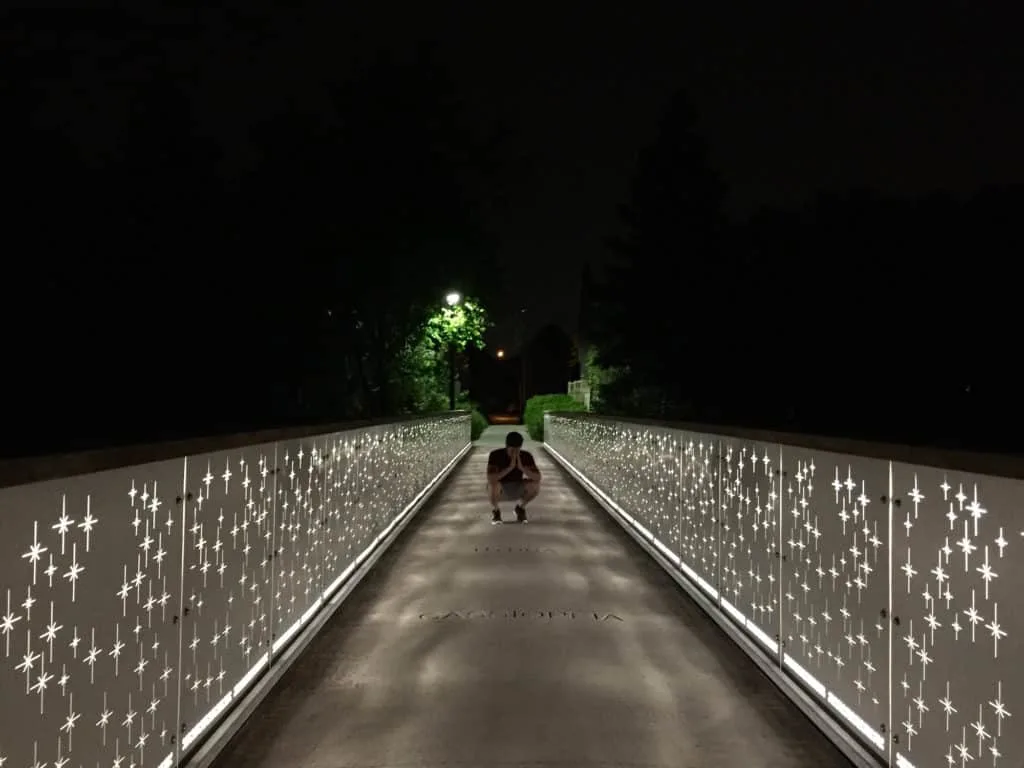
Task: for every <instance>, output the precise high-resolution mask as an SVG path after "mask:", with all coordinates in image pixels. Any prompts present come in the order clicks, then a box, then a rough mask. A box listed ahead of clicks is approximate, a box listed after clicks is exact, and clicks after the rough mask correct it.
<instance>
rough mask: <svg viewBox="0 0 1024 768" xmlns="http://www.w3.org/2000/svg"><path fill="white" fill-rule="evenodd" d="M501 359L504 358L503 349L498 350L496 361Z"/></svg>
mask: <svg viewBox="0 0 1024 768" xmlns="http://www.w3.org/2000/svg"><path fill="white" fill-rule="evenodd" d="M503 357H505V350H504V349H499V350H498V359H499V360H501V359H502V358H503Z"/></svg>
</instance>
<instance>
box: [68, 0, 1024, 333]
mask: <svg viewBox="0 0 1024 768" xmlns="http://www.w3.org/2000/svg"><path fill="white" fill-rule="evenodd" d="M234 5H236V6H237V7H238V8H239V9H241V10H230V9H229V10H225V9H224V8H223V7H221V8H219V9H213V10H209V9H207V10H204V11H203V12H202V15H201V16H200V17H195V16H193V15H188V16H183V15H181V14H180V13H177V12H168V13H166V14H160V13H156V12H153V13H152V14H151V15H149V16H148V17H147V18H148V19H149V21H150V22H153V29H154V30H157V29H160V30H162V31H159V32H156V31H154V32H153V33H152V34H159V35H162V36H166V35H167V34H168V31H167V30H172V31H171V32H170V34H174V32H173V30H174V29H175V26H176V25H177V27H178V28H179V29H180V30H181V33H180V34H181V36H182V39H187V40H188V42H187V43H183V44H182V45H181V46H180V48H179V49H178V53H177V54H175V55H180V57H181V62H182V64H181V66H182V71H183V76H185V77H194V78H195V80H196V82H197V84H198V86H199V93H200V94H201V98H202V99H204V100H205V101H204V103H203V109H204V111H205V112H206V114H207V116H208V119H209V120H210V121H211V122H212V124H214V125H216V126H217V127H218V130H220V131H222V132H223V134H224V138H225V143H226V144H228V145H230V146H232V147H233V151H235V152H239V153H244V152H245V151H246V143H245V133H246V126H245V123H246V121H250V120H252V119H253V116H254V115H258V114H259V111H260V109H261V108H262V107H261V106H260V105H261V104H263V105H266V104H272V103H273V102H274V101H275V100H280V99H315V98H316V94H317V88H318V83H319V81H321V80H322V79H323V77H324V73H327V72H331V71H345V72H349V71H354V70H356V69H358V68H359V67H360V66H361V63H362V62H365V61H367V60H368V59H370V58H372V57H374V56H375V55H377V54H378V53H379V52H380V51H382V50H398V51H400V50H402V49H406V48H408V47H409V46H410V45H411V44H412V43H413V42H414V41H416V40H424V39H426V40H431V41H433V42H435V43H436V44H437V45H438V47H439V49H440V50H441V51H442V55H443V57H444V58H445V59H446V60H448V61H449V62H451V69H452V71H453V72H454V73H455V75H456V77H457V79H458V86H459V89H460V90H461V91H463V92H464V94H465V101H466V106H467V109H468V110H469V111H470V113H471V114H474V115H477V116H478V117H479V119H480V121H481V123H482V124H484V123H490V122H500V123H501V124H502V125H503V126H504V128H505V131H506V139H505V143H504V145H503V150H502V151H503V154H504V161H505V165H506V167H507V168H508V169H509V170H508V172H507V174H506V176H505V178H503V179H502V180H501V183H500V185H499V186H500V187H501V188H500V190H481V194H484V195H490V196H491V197H493V198H494V199H493V200H492V202H491V204H490V205H489V210H490V211H491V217H492V224H493V225H494V227H495V228H496V231H497V233H498V235H499V236H500V239H501V243H502V244H501V249H502V258H504V259H507V260H509V261H513V262H518V263H520V264H522V267H523V269H524V270H530V269H540V270H541V271H542V272H543V274H544V275H545V277H546V280H545V281H543V285H542V286H541V287H538V286H537V284H536V283H537V281H536V280H533V279H530V280H526V279H524V283H523V287H522V290H521V292H520V291H519V290H518V287H516V286H512V287H511V290H510V297H509V300H508V305H507V306H503V307H495V308H494V309H495V312H494V314H495V315H496V317H495V319H496V320H498V321H499V327H498V328H497V329H496V331H495V333H494V334H493V335H492V336H493V338H492V341H493V342H494V343H495V344H497V345H502V346H506V347H511V346H512V334H511V333H510V331H509V324H508V322H507V318H508V317H509V316H511V315H512V314H514V313H513V312H512V310H514V309H517V308H518V305H523V306H527V307H528V308H529V312H528V316H529V317H530V326H531V330H536V329H537V328H538V327H539V326H540V325H542V324H544V323H546V322H555V323H558V324H560V325H562V326H563V327H565V328H566V329H568V330H572V329H573V328H574V327H575V324H576V316H577V305H578V293H579V275H580V269H581V266H582V264H583V263H584V262H585V261H587V260H591V261H595V262H599V261H600V260H601V259H602V258H603V256H604V247H603V245H602V239H603V238H604V237H606V236H607V235H608V234H610V233H612V232H614V231H615V229H616V206H617V205H618V204H619V203H620V202H622V201H623V200H624V198H625V195H626V193H627V185H628V180H629V176H630V173H631V170H632V167H633V159H634V156H635V154H636V152H637V151H638V150H639V149H640V148H641V147H642V146H643V145H644V144H645V143H646V142H649V141H650V140H651V139H652V138H653V135H654V127H655V123H656V120H657V117H658V114H659V110H660V109H661V108H662V107H663V106H664V104H665V103H666V101H667V99H668V97H669V95H670V93H671V92H672V91H673V89H675V88H678V87H684V88H686V89H687V90H688V91H689V92H690V94H691V96H692V98H693V100H694V102H695V105H696V107H697V109H698V111H699V114H700V116H701V127H702V131H703V133H704V134H705V136H706V137H707V139H708V141H709V143H710V146H711V151H712V157H713V163H714V165H715V166H716V167H717V168H718V169H720V170H721V172H722V173H723V174H724V176H725V178H726V180H727V181H728V182H729V184H730V185H731V188H732V198H731V205H732V209H733V212H734V213H735V214H736V215H737V216H743V215H744V214H747V213H749V212H751V211H753V210H756V208H757V207H759V206H760V205H763V204H785V205H788V204H797V203H799V202H800V201H801V200H804V199H806V198H808V197H809V196H811V195H813V194H814V193H815V192H816V191H817V190H821V189H836V190H841V189H844V188H849V187H853V186H868V187H873V188H876V189H877V190H878V191H880V192H883V193H891V194H897V195H909V194H916V193H922V192H927V191H930V190H933V189H946V190H949V191H952V192H955V193H958V194H969V193H971V192H972V191H974V190H975V189H977V188H978V187H979V186H980V185H982V184H986V183H1003V182H1016V181H1020V180H1021V179H1022V178H1024V151H1022V149H1021V146H1022V142H1021V139H1020V137H1022V136H1024V46H1021V45H1020V44H1019V36H1018V32H1019V27H1018V26H1017V25H1016V24H1014V23H1012V21H1013V20H1012V19H1011V18H1009V16H1008V15H1007V16H1006V17H1004V18H997V17H995V16H994V15H991V16H990V17H989V18H985V13H982V12H979V10H978V8H979V6H978V4H968V3H957V4H956V5H955V6H954V5H953V4H929V5H928V6H927V8H926V9H925V12H924V13H920V14H912V13H910V12H905V11H899V10H897V9H895V7H894V6H895V5H896V4H893V3H877V4H863V3H862V4H859V6H860V10H858V11H857V12H856V13H847V14H843V13H841V12H840V11H839V10H838V9H839V7H840V6H841V5H842V4H837V3H820V4H810V3H801V4H799V5H801V6H803V7H804V8H805V9H807V8H816V10H814V11H813V12H811V13H808V12H807V11H806V10H802V11H801V12H799V13H795V12H789V11H787V10H786V9H785V8H782V7H780V6H779V5H778V4H769V3H757V4H753V3H751V4H745V5H737V4H729V3H699V4H692V3H680V2H672V3H661V4H657V6H659V7H660V10H652V8H655V4H642V5H641V4H630V5H628V6H627V5H626V4H618V5H619V9H618V10H614V9H611V10H600V9H599V6H600V4H583V3H579V4H576V3H573V4H558V6H557V7H556V6H555V4H547V5H546V6H541V5H537V6H535V8H534V7H530V6H524V5H520V4H512V3H506V4H501V5H500V9H499V10H496V7H498V6H497V4H470V3H462V4H459V6H461V7H458V8H457V9H452V6H451V5H449V6H448V8H449V9H450V10H447V11H442V10H439V7H440V4H436V3H420V4H415V5H413V4H409V5H408V6H407V7H405V8H400V7H398V6H393V5H385V4H382V3H373V4H368V5H372V8H370V9H368V10H367V9H360V10H351V9H339V8H337V7H326V4H321V5H322V6H325V7H322V8H321V9H320V10H311V9H309V8H307V9H303V10H297V11H274V12H272V13H271V12H266V11H261V10H257V9H256V7H255V6H254V5H253V4H246V3H235V4H234ZM331 5H333V6H340V5H342V4H339V3H334V4H331ZM609 5H611V4H609ZM682 6H685V9H681V7H682ZM693 6H700V8H699V9H697V8H694V7H693ZM915 7H916V6H915ZM1004 7H1007V6H1004ZM542 8H543V11H542V12H535V11H539V10H540V9H542ZM641 8H642V9H643V10H640V9H641ZM968 9H969V10H968ZM49 13H51V14H52V13H53V12H49ZM58 13H61V12H58ZM147 13H148V12H147ZM76 18H77V19H78V21H79V22H80V21H81V19H83V18H84V17H83V16H76V14H72V15H69V16H68V17H67V23H68V24H75V23H76V21H75V19H76ZM111 24H112V26H111V27H110V28H108V29H107V30H106V34H107V35H110V36H112V37H118V36H121V37H125V36H128V35H133V36H138V35H140V34H142V36H143V37H145V34H144V33H139V32H138V31H137V30H136V29H134V28H132V29H131V30H129V29H128V28H121V29H118V28H117V26H116V23H115V22H111ZM84 26H88V27H93V28H96V26H97V25H96V24H95V22H94V21H93V22H89V23H88V24H85V25H84ZM99 26H100V28H102V26H103V25H102V24H101V25H99ZM197 30H198V33H197ZM197 38H198V39H199V41H200V42H199V44H198V45H197V44H196V43H195V40H196V39H197ZM81 66H82V67H87V66H95V64H87V63H86V62H82V63H81ZM111 88H112V89H113V88H116V84H111ZM83 98H85V97H83ZM89 98H91V97H89ZM115 101H116V99H114V98H113V97H112V99H111V104H110V105H108V108H109V109H116V108H117V107H116V106H113V104H114V102H115ZM104 109H105V107H104V105H103V104H97V103H95V99H93V100H92V103H90V104H89V105H88V108H86V109H82V110H79V112H78V113H76V120H78V121H79V122H80V123H81V124H83V125H85V126H86V128H85V129H83V130H88V123H89V121H90V119H95V121H96V122H95V126H94V130H93V136H94V139H95V140H96V141H100V142H102V141H103V140H104V139H103V134H104V131H103V130H102V125H103V120H104V119H105V118H104V117H103V116H102V115H103V113H104ZM456 287H457V286H456ZM520 293H521V298H520V295H519V294H520Z"/></svg>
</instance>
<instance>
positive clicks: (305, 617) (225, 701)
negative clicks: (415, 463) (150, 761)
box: [157, 443, 472, 768]
mask: <svg viewBox="0 0 1024 768" xmlns="http://www.w3.org/2000/svg"><path fill="white" fill-rule="evenodd" d="M471 447H472V443H467V444H466V445H465V446H464V447H463V448H462V449H461V450H460V451H459V452H458V453H457V454H456V455H455V458H453V459H452V460H451V461H449V462H448V463H447V464H446V465H445V467H444V469H442V470H441V471H440V472H438V473H437V474H436V475H434V477H433V479H432V480H431V481H430V482H429V483H427V484H426V485H425V486H424V487H423V489H422V490H421V491H420V492H419V493H417V494H416V496H415V497H414V498H413V500H412V501H410V502H409V503H408V504H407V505H406V506H405V508H404V509H403V510H402V511H401V512H399V513H398V514H397V515H395V517H394V518H392V520H391V522H390V523H389V524H388V526H387V527H386V528H384V530H383V531H381V532H380V533H379V534H377V536H376V537H375V538H374V540H373V541H372V542H370V544H369V545H368V546H367V547H366V549H364V550H363V551H362V552H361V553H360V554H359V555H358V556H356V558H355V560H353V561H352V562H351V563H350V564H349V565H348V567H347V568H345V570H344V571H342V573H341V574H340V575H339V576H338V577H337V578H336V579H335V580H334V581H333V582H331V584H330V586H329V587H327V589H326V590H324V592H323V594H322V595H320V596H319V597H317V598H316V600H314V601H313V604H312V605H310V607H309V608H308V609H306V611H305V613H303V614H302V616H301V617H299V619H298V620H297V621H296V622H295V623H293V624H292V625H291V626H290V627H288V629H286V630H285V631H284V632H283V633H282V634H281V636H280V637H279V638H277V640H275V641H274V644H273V646H272V647H271V652H272V653H275V654H276V653H279V652H280V651H281V650H282V649H283V648H284V647H285V646H286V645H287V644H288V643H289V642H290V641H291V640H292V638H294V637H295V635H296V634H298V632H299V630H301V629H302V628H303V627H304V626H305V625H306V624H308V623H309V622H310V620H312V618H313V617H314V616H315V615H316V614H317V613H318V612H319V611H320V609H321V608H323V606H324V605H325V604H326V603H328V602H330V599H331V598H332V597H333V596H334V594H335V593H336V592H337V591H338V590H339V589H340V588H341V586H342V585H343V584H344V583H345V582H346V581H347V580H348V579H349V577H350V576H351V575H352V574H353V573H354V572H355V571H356V570H357V569H358V568H359V567H360V566H361V565H362V564H363V563H364V562H365V561H366V558H367V557H369V556H370V555H371V554H373V552H374V550H375V549H376V548H377V547H378V546H380V544H381V542H383V541H384V540H385V539H387V537H388V536H389V535H390V534H391V532H392V531H393V530H394V529H395V527H396V526H398V525H399V524H401V522H402V521H403V520H404V519H405V518H406V517H407V516H408V515H409V514H410V513H411V512H412V510H413V509H415V508H416V505H417V504H419V503H420V502H421V501H422V500H423V498H424V497H425V496H426V495H427V494H428V493H429V492H430V491H431V490H432V489H433V488H434V486H435V485H436V484H437V483H438V482H439V481H440V480H441V479H442V478H443V477H444V476H445V475H446V474H448V472H449V471H451V469H452V467H454V466H455V465H456V464H457V463H458V462H459V460H460V459H462V457H463V456H465V455H466V452H467V451H468V450H469V449H470V448H471ZM269 662H270V653H264V654H263V655H262V656H260V658H259V660H258V661H257V662H256V663H255V664H253V666H252V667H251V668H250V669H249V671H248V672H246V673H245V674H244V675H243V676H242V677H241V678H240V679H239V680H238V682H237V683H235V685H234V686H233V687H232V689H231V690H230V691H229V692H228V693H226V694H224V696H223V697H221V699H220V700H219V701H218V702H217V703H216V704H214V705H213V706H212V707H210V710H209V711H208V712H207V713H206V714H205V715H203V717H202V718H200V720H199V722H198V723H196V724H195V725H194V726H192V728H190V729H189V730H188V731H186V732H185V735H184V736H182V738H181V749H182V752H184V751H186V750H188V749H189V748H190V747H191V746H192V745H193V744H195V743H196V741H197V740H198V739H199V738H200V737H201V736H202V735H203V734H204V733H205V732H206V731H207V730H209V728H210V726H211V725H213V724H214V723H216V722H217V721H218V720H219V719H220V717H221V715H223V714H224V713H225V712H226V711H227V710H228V708H229V707H230V706H231V703H232V702H233V701H235V700H236V699H239V698H241V697H242V696H243V695H244V694H245V693H247V692H248V690H249V689H250V688H251V687H252V685H253V683H254V682H255V681H256V678H257V677H259V675H260V673H261V672H263V670H264V669H265V668H266V667H267V665H268V664H269ZM173 764H174V753H171V754H169V755H167V757H165V758H164V759H163V760H162V761H161V762H160V764H159V765H158V767H157V768H171V766H172V765H173Z"/></svg>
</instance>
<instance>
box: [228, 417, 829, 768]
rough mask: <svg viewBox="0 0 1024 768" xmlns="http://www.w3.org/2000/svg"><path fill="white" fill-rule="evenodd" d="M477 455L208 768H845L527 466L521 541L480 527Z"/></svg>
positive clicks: (505, 531) (704, 627)
mask: <svg viewBox="0 0 1024 768" xmlns="http://www.w3.org/2000/svg"><path fill="white" fill-rule="evenodd" d="M503 431H504V430H499V429H495V430H494V431H491V430H489V431H488V434H487V435H486V438H489V439H490V440H485V441H484V442H485V443H487V442H491V444H492V445H493V444H494V442H493V441H495V439H496V438H499V439H500V436H501V434H503ZM488 447H490V446H488V445H486V444H485V445H484V446H480V447H477V448H475V450H474V453H472V454H471V455H470V456H469V457H468V458H467V459H466V461H465V462H464V463H463V465H462V466H461V467H459V468H458V469H457V470H456V472H455V474H454V475H453V476H452V477H451V478H450V479H449V480H448V482H447V484H446V486H445V487H443V488H442V489H440V491H439V492H438V494H437V495H436V496H435V498H434V500H432V502H431V503H430V505H429V506H428V507H427V508H425V509H424V510H422V511H421V512H420V514H419V516H418V518H417V519H416V520H414V521H413V522H412V523H411V524H410V526H409V528H408V529H407V530H406V531H405V532H404V533H403V535H402V536H401V538H400V539H399V540H398V541H397V542H396V543H395V544H394V546H393V547H392V548H391V550H390V551H389V552H388V553H386V554H385V556H384V557H383V558H382V559H381V561H380V563H379V564H378V565H377V566H376V568H375V569H374V570H373V571H372V572H371V573H370V574H369V575H368V576H367V578H366V579H365V580H364V582H363V583H362V584H361V585H360V586H359V587H358V588H357V589H356V591H355V592H354V593H353V594H352V595H351V596H350V598H349V599H348V601H346V603H345V604H344V605H343V606H342V607H341V609H340V610H339V612H338V614H337V615H336V616H335V617H334V618H333V619H332V621H331V622H330V623H329V624H328V625H327V626H326V627H325V628H324V630H323V632H322V633H321V634H320V636H318V637H317V638H316V639H314V640H313V642H312V644H311V645H310V647H309V649H308V650H307V651H306V653H305V655H304V656H303V657H302V658H301V659H300V660H299V661H298V662H297V663H296V664H295V666H294V667H293V668H292V669H291V670H289V672H288V674H287V675H286V676H285V677H284V679H283V680H282V682H281V684H280V685H279V686H278V688H277V689H276V690H275V691H273V692H271V694H270V695H269V696H268V697H267V699H266V701H265V702H264V703H263V705H262V706H261V707H260V708H259V709H258V710H257V711H256V713H255V714H254V715H253V717H252V718H251V719H250V720H249V721H248V722H247V723H246V725H245V726H244V727H243V729H242V731H241V732H240V733H239V735H238V736H237V737H236V739H235V740H234V741H233V742H232V743H231V744H230V745H229V746H228V747H227V749H226V750H225V751H224V752H223V753H222V755H221V757H220V759H219V760H218V764H219V765H223V766H229V765H230V766H235V765H245V766H251V767H252V768H256V766H268V768H269V766H273V767H274V768H282V767H283V766H304V767H305V768H321V767H322V768H343V767H345V768H348V767H351V768H357V767H363V766H365V767H369V766H374V767H375V768H398V767H400V766H401V767H409V768H412V767H413V766H416V767H419V768H433V767H437V768H439V767H440V766H447V767H449V768H451V767H452V766H465V767H466V768H470V767H471V766H472V767H479V768H486V766H505V767H507V768H511V767H512V766H531V767H533V768H541V767H549V768H555V767H562V768H569V766H595V767H598V768H610V767H611V766H629V767H630V768H640V767H641V766H642V767H644V768H654V767H655V766H657V767H658V768H661V766H665V768H668V767H669V766H672V767H673V768H676V767H678V766H716V765H717V766H721V767H722V768H727V767H728V766H783V765H784V766H793V767H797V766H815V767H816V768H824V767H825V766H844V765H846V762H845V760H844V758H843V757H842V756H841V755H840V754H839V753H838V751H836V750H835V749H834V748H833V747H832V746H831V744H829V743H828V741H827V740H826V739H825V737H824V736H823V735H821V734H820V733H819V732H818V731H817V730H815V729H814V728H813V727H812V726H811V725H810V724H809V723H808V722H807V721H806V720H805V719H804V718H803V717H802V716H801V715H800V714H799V713H798V712H797V711H796V710H795V709H794V708H793V707H792V705H790V704H789V703H788V702H787V701H786V700H785V699H784V697H783V696H782V694H781V693H779V692H778V691H777V690H776V689H775V688H774V686H773V685H772V684H771V683H770V682H769V681H768V680H767V679H765V678H764V677H763V676H762V675H761V674H760V672H759V671H758V670H757V669H756V668H755V667H754V665H753V663H752V662H751V661H750V660H748V659H747V658H746V656H745V655H744V654H743V652H742V651H740V650H739V649H738V648H736V647H735V646H734V645H733V644H732V643H731V642H730V641H729V640H728V639H726V638H725V637H724V636H723V635H722V634H721V632H720V630H719V629H718V628H717V627H716V626H715V625H714V624H713V623H712V622H711V621H709V620H708V619H707V618H706V617H705V616H704V615H703V614H702V613H701V612H700V610H699V609H697V608H696V607H695V606H694V605H693V604H692V603H691V602H690V600H689V599H688V598H687V597H686V596H685V595H684V594H683V593H682V592H681V591H680V590H679V588H678V587H677V586H676V585H675V584H674V583H673V582H672V581H671V580H670V579H669V577H668V576H667V575H666V574H665V573H664V572H662V571H661V570H660V569H659V568H658V567H657V566H656V565H655V564H654V563H653V562H652V561H651V560H650V559H649V558H648V557H647V555H646V554H645V553H644V552H642V551H641V550H640V549H639V548H638V547H637V546H636V545H635V544H634V543H633V542H632V541H631V540H630V539H629V538H628V536H627V535H626V534H625V533H624V532H623V531H622V530H621V529H620V528H618V526H617V525H616V524H615V523H614V522H613V521H612V520H611V519H609V518H608V517H607V515H606V514H605V513H604V512H603V511H602V510H601V509H600V508H599V507H598V506H597V505H596V504H595V503H594V502H593V501H592V500H591V499H590V498H589V497H588V496H586V495H585V494H584V493H583V492H582V491H581V490H580V489H578V487H576V485H575V483H574V482H573V481H572V480H571V479H570V478H569V477H567V476H566V475H565V474H564V473H563V472H562V471H561V470H560V469H559V468H557V467H555V466H554V464H553V463H552V462H551V461H550V460H549V459H548V458H547V456H546V455H545V454H544V452H543V450H542V449H536V450H535V451H534V452H535V454H536V455H537V458H538V461H539V462H540V466H541V469H542V470H543V471H544V473H545V488H544V491H543V495H542V496H541V497H540V498H538V499H537V501H536V502H534V504H533V505H532V507H531V510H530V512H531V520H530V524H529V525H526V526H520V525H515V524H506V525H503V526H492V525H491V524H490V521H489V514H488V505H487V503H486V501H485V499H484V489H485V486H484V479H483V478H484V464H485V461H486V451H487V449H488ZM510 507H511V505H506V508H505V517H506V520H507V519H509V518H511V517H512V513H511V508H510Z"/></svg>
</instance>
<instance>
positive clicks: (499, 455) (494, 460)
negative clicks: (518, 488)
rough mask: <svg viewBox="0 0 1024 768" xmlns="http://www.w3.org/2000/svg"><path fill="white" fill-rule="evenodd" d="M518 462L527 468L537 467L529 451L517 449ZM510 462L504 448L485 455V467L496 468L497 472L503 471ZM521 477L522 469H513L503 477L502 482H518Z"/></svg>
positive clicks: (510, 458)
mask: <svg viewBox="0 0 1024 768" xmlns="http://www.w3.org/2000/svg"><path fill="white" fill-rule="evenodd" d="M519 458H520V463H521V464H522V465H523V466H524V467H526V468H527V469H537V462H536V461H534V459H533V454H532V453H530V452H529V451H524V450H520V451H519ZM511 463H512V457H511V456H509V455H508V450H506V449H505V448H498V449H497V450H494V451H491V453H490V455H489V456H488V457H487V469H488V470H492V469H496V470H497V471H498V472H501V471H503V470H504V469H505V468H506V467H507V466H509V465H510V464H511ZM522 479H523V471H522V470H521V469H513V470H512V471H511V472H509V473H508V474H507V475H505V476H504V477H503V478H501V482H503V483H518V482H521V481H522Z"/></svg>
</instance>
